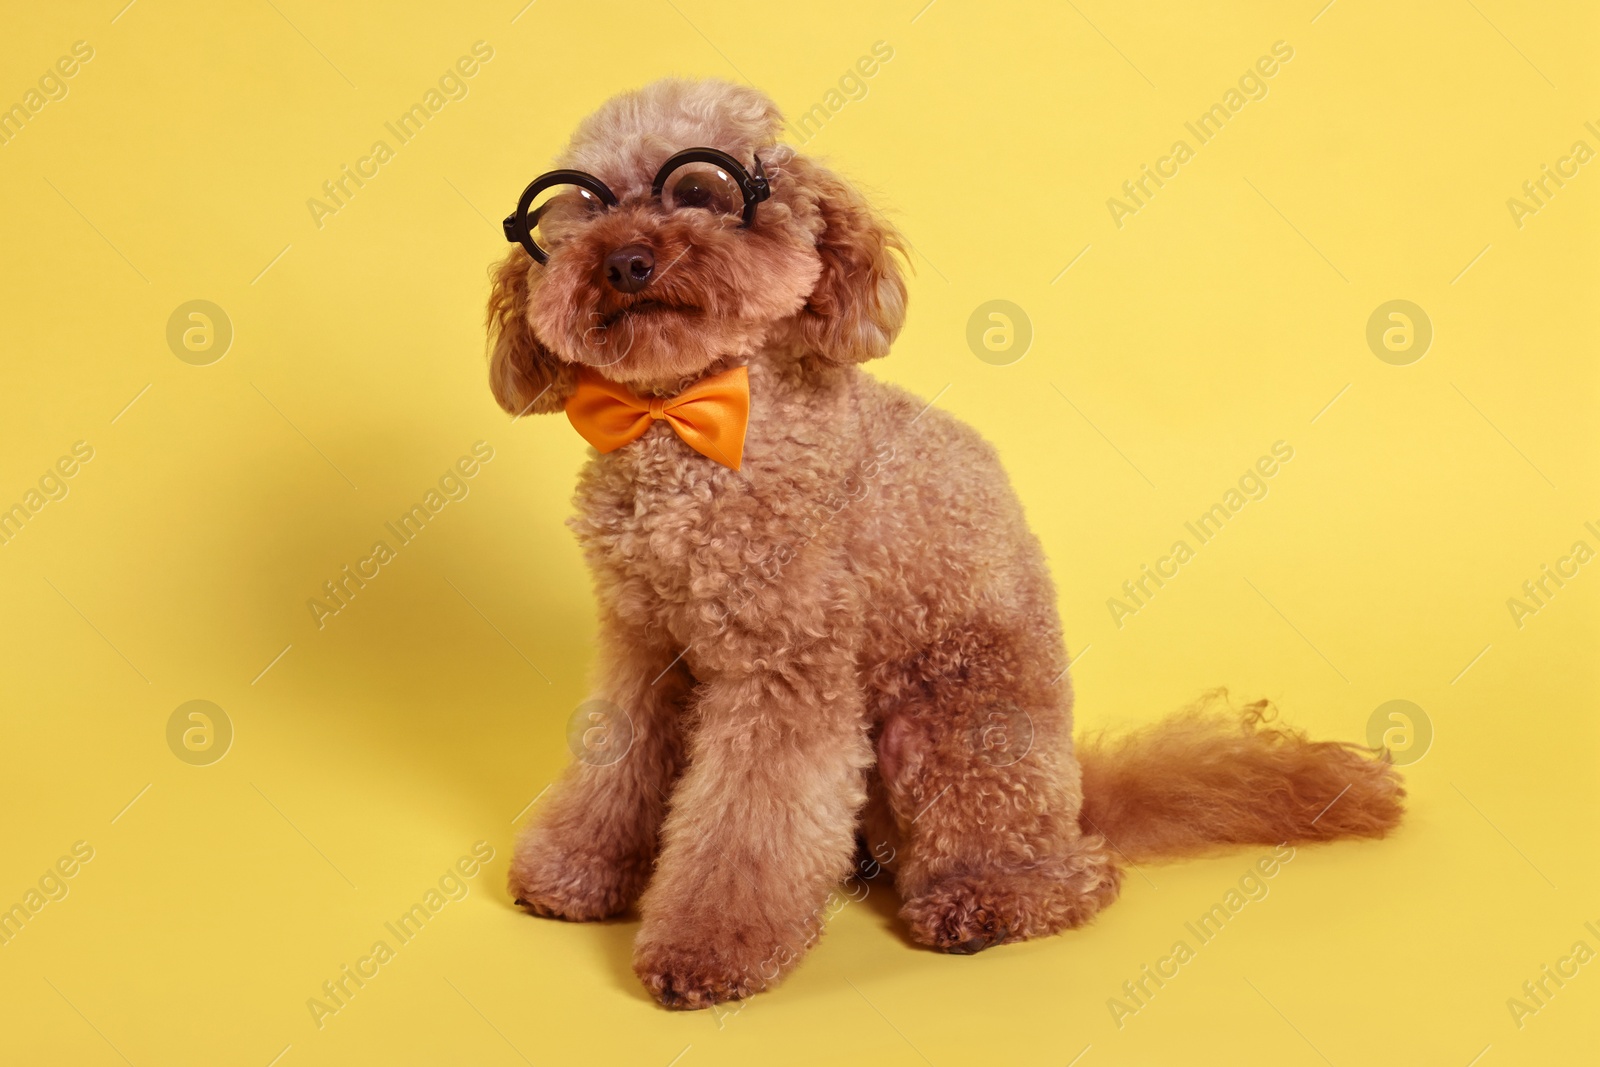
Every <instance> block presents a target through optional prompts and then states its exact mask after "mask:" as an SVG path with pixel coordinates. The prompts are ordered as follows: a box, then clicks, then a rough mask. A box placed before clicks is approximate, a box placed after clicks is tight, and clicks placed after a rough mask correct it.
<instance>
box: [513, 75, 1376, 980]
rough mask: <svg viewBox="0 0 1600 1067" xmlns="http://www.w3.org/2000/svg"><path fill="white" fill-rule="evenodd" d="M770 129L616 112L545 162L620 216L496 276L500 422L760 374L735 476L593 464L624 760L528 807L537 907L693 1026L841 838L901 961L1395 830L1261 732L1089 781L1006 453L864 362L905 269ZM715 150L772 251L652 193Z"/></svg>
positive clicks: (894, 251) (1354, 768) (1360, 788)
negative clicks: (629, 957) (627, 288)
mask: <svg viewBox="0 0 1600 1067" xmlns="http://www.w3.org/2000/svg"><path fill="white" fill-rule="evenodd" d="M779 129H780V119H779V115H778V112H777V109H776V108H775V107H774V105H773V104H772V103H771V101H770V100H768V99H767V98H766V97H765V96H763V95H762V94H760V93H759V92H757V91H755V90H753V89H750V88H748V87H743V86H735V85H729V84H726V83H722V82H714V81H704V82H687V81H665V82H658V83H655V84H653V85H651V86H649V87H647V88H645V89H643V90H640V91H638V92H634V93H629V94H625V95H623V96H620V97H618V98H616V99H614V100H612V101H610V102H609V103H607V104H606V105H605V106H604V107H602V108H601V109H600V110H599V111H598V112H597V113H596V114H595V115H593V116H591V117H590V118H589V119H587V120H586V121H585V122H584V123H583V124H582V125H581V126H580V127H579V129H578V131H577V133H576V134H575V136H574V138H573V140H572V143H571V144H570V145H569V146H568V148H567V150H566V152H565V153H564V154H563V155H562V157H561V158H560V159H559V160H558V162H557V165H559V166H567V167H575V168H578V169H582V170H586V171H589V172H591V173H593V174H595V175H597V176H598V177H600V178H601V179H602V180H604V181H605V182H606V183H607V184H608V185H609V186H610V187H611V189H612V190H613V191H614V192H615V193H616V194H617V195H618V197H619V198H620V199H621V201H622V202H621V204H620V205H619V206H617V207H616V208H613V209H611V210H610V211H608V212H605V213H603V214H599V215H597V216H595V217H594V218H593V219H592V220H590V221H588V222H586V223H584V224H583V225H582V226H581V227H580V229H579V231H578V232H577V233H576V234H575V236H574V237H573V238H572V239H571V241H570V242H569V243H568V244H565V245H563V246H562V247H561V248H560V249H558V250H557V251H556V252H555V254H554V255H552V256H551V258H550V262H549V263H548V264H546V265H544V266H539V265H537V264H535V263H534V262H533V261H532V259H531V258H530V257H529V256H528V255H527V254H526V252H524V251H523V250H522V249H521V248H514V249H513V250H512V252H511V253H510V254H509V255H508V256H507V257H506V258H505V260H504V261H503V262H502V263H501V264H499V265H498V266H497V267H496V269H495V270H494V272H493V274H492V278H493V294H492V296H491V299H490V304H489V324H490V333H491V344H492V349H491V355H490V383H491V386H492V388H493V390H494V394H495V397H496V398H497V400H498V401H499V403H500V404H501V405H502V406H503V407H504V408H505V409H506V410H507V411H510V412H513V413H518V414H521V413H527V412H555V411H559V410H560V409H561V407H562V405H563V404H564V402H565V400H566V398H567V397H568V396H569V395H570V392H571V389H572V387H573V382H574V372H575V369H576V368H577V367H578V366H580V365H586V366H589V367H593V368H596V369H597V370H599V372H600V373H602V374H604V375H606V376H608V377H610V378H612V379H614V380H616V381H620V382H624V383H627V384H628V385H629V386H630V387H631V388H633V389H634V390H635V391H636V392H638V393H640V394H641V395H660V396H670V395H673V394H675V393H676V392H678V391H679V390H681V389H682V388H683V387H684V386H686V385H687V384H688V383H690V382H692V381H694V380H696V379H698V378H700V377H703V376H704V375H707V374H711V373H715V372H717V371H719V370H723V369H726V368H728V367H731V366H737V365H741V364H742V365H747V366H748V367H749V372H750V392H751V418H750V427H749V433H748V438H747V442H746V446H745V453H744V466H743V469H742V470H741V471H733V470H730V469H728V468H726V467H723V466H721V465H719V464H717V463H714V462H712V461H711V460H708V459H707V458H705V457H704V456H701V455H699V454H698V453H696V452H694V451H692V450H690V449H689V448H688V447H687V446H685V445H684V444H683V443H682V442H681V441H679V440H678V439H677V438H676V437H675V436H674V435H673V433H672V431H671V429H670V428H669V427H668V426H667V425H666V424H664V423H658V424H656V425H654V426H652V427H651V429H650V430H649V431H648V432H647V433H646V434H645V435H644V436H643V437H642V438H640V439H639V440H637V441H635V442H633V443H632V444H630V445H627V446H625V447H623V448H621V449H619V450H617V451H615V452H612V453H609V454H607V455H603V456H602V455H598V454H591V457H590V459H589V461H588V463H587V465H586V466H585V467H584V469H583V472H582V474H581V476H580V478H579V484H578V491H577V497H576V501H575V502H576V507H577V514H576V516H575V517H574V518H573V519H572V520H570V521H571V525H572V527H573V529H574V530H575V531H576V533H577V536H578V539H579V541H580V543H581V545H582V547H583V551H584V554H585V556H586V558H587V561H588V564H589V567H590V568H591V570H592V572H593V576H594V583H595V592H596V595H597V597H598V600H599V605H600V623H601V638H600V642H601V647H600V650H599V665H598V669H597V671H596V679H595V686H594V695H595V697H596V698H597V699H603V700H607V701H610V702H612V703H614V704H616V705H617V706H619V707H621V708H623V709H625V710H626V712H627V714H628V716H629V718H630V720H631V722H632V726H633V732H634V737H633V741H632V746H631V748H630V749H629V750H628V752H627V754H626V755H625V756H624V757H623V758H622V759H620V760H617V761H616V762H613V763H608V764H605V765H596V764H592V763H589V762H584V761H578V762H575V763H574V764H573V765H572V766H571V767H570V768H569V769H568V771H567V772H566V774H565V776H564V777H563V778H562V780H561V781H560V783H559V784H558V786H557V787H556V788H555V789H553V790H552V791H551V793H550V794H549V795H548V796H547V797H546V799H544V800H543V801H541V803H540V804H539V806H538V808H537V809H536V816H535V818H534V820H533V821H532V822H531V823H530V824H529V825H528V826H526V827H525V828H524V829H523V830H522V831H521V833H520V836H519V838H518V841H517V845H516V849H515V854H514V858H513V861H512V865H511V879H510V880H511V889H512V893H513V895H514V897H515V898H516V899H517V901H518V903H519V904H521V905H522V906H524V907H525V908H527V909H528V910H529V911H531V912H534V913H536V914H540V915H545V916H553V917H559V918H565V919H574V920H593V919H600V918H604V917H607V916H612V915H617V914H620V913H622V912H624V911H626V910H628V909H629V908H630V907H632V906H635V905H636V906H637V907H638V909H639V912H640V914H641V915H642V920H643V921H642V925H641V928H640V930H639V934H638V937H637V940H636V942H635V952H634V969H635V971H636V972H637V973H638V975H639V977H640V979H641V980H642V981H643V982H644V984H645V985H646V987H647V988H648V989H649V990H650V992H651V993H652V994H653V995H654V996H655V997H656V998H657V999H658V1000H659V1001H660V1002H661V1003H662V1004H665V1005H667V1006H669V1007H680V1008H698V1007H705V1006H707V1005H709V1004H712V1003H715V1002H718V1001H722V1000H728V999H733V998H737V997H742V996H746V995H748V994H750V993H753V992H756V991H759V990H761V989H765V988H767V987H769V986H771V985H772V984H773V983H775V982H776V981H778V980H780V979H781V978H782V976H783V975H784V974H786V973H787V972H788V971H789V970H790V969H791V968H792V967H793V966H794V965H795V964H796V963H797V962H798V961H799V959H800V958H801V957H802V956H803V955H804V954H805V952H806V951H807V949H808V948H809V947H810V946H811V944H812V943H813V942H814V941H815V940H816V937H817V935H818V934H819V933H820V928H821V920H822V917H823V915H824V914H825V913H826V907H825V904H826V901H827V898H828V894H829V892H830V890H832V889H833V888H834V887H836V886H837V885H838V884H839V883H840V881H841V879H843V878H844V877H845V876H846V875H847V874H848V873H849V872H850V871H851V866H852V861H853V859H854V857H855V856H856V853H857V848H858V840H859V841H860V842H861V843H862V844H864V845H865V846H867V847H868V848H869V849H870V850H871V855H873V856H875V857H877V858H879V859H884V858H887V857H888V856H889V855H891V854H892V855H893V862H892V863H887V864H885V866H887V867H889V868H890V869H892V871H893V873H894V878H895V884H896V888H897V890H898V892H899V893H900V895H901V897H902V899H903V907H902V909H901V915H902V917H903V918H904V920H905V922H906V924H907V927H908V929H909V932H910V934H911V936H912V937H913V938H915V939H916V940H917V941H919V942H921V943H923V944H926V945H929V946H932V947H934V948H938V949H943V950H946V951H953V952H974V951H977V950H978V949H981V948H985V947H987V946H990V945H994V944H999V943H1002V942H1008V941H1019V940H1022V939H1024V938H1030V937H1040V936H1044V935H1048V934H1052V933H1056V932H1058V931H1061V930H1064V929H1068V928H1071V927H1074V926H1078V925H1080V924H1082V923H1084V922H1087V921H1088V920H1090V919H1091V918H1092V917H1093V916H1094V915H1095V913H1096V912H1098V911H1099V910H1100V909H1101V908H1102V907H1104V906H1105V905H1106V904H1108V903H1110V902H1111V900H1113V899H1114V898H1115V896H1116V894H1117V889H1118V885H1119V880H1120V877H1121V874H1120V869H1119V864H1120V863H1125V862H1127V861H1128V860H1134V861H1142V860H1148V859H1154V858H1161V857H1165V856H1179V855H1186V854H1190V853H1194V852H1198V851H1201V850H1204V849H1206V848H1209V847H1213V846H1216V845H1221V844H1242V843H1251V842H1254V843H1261V844H1278V843H1280V842H1282V841H1286V840H1287V841H1295V842H1300V841H1312V840H1324V839H1328V838H1333V837H1340V836H1358V835H1359V836H1379V835H1381V834H1382V833H1384V832H1385V831H1386V830H1388V829H1389V828H1390V827H1392V826H1394V825H1395V823H1396V822H1397V820H1398V819H1399V816H1400V807H1399V798H1400V796H1401V795H1402V791H1401V789H1400V786H1399V781H1398V778H1397V776H1396V775H1395V773H1394V771H1393V769H1392V768H1391V767H1390V766H1389V765H1388V764H1387V763H1384V762H1381V761H1377V760H1374V759H1372V758H1371V757H1370V756H1369V755H1368V754H1366V753H1364V752H1362V751H1360V750H1357V749H1355V748H1353V747H1351V746H1347V745H1338V744H1328V743H1313V742H1310V741H1307V740H1306V739H1305V738H1304V737H1302V736H1301V735H1299V734H1297V733H1294V732H1292V731H1288V730H1285V729H1282V728H1273V727H1269V726H1265V725H1263V724H1262V723H1261V722H1260V721H1258V720H1259V719H1260V717H1261V714H1262V711H1261V706H1259V705H1256V706H1252V710H1250V711H1249V712H1248V714H1247V717H1246V718H1244V719H1242V720H1241V719H1238V718H1235V719H1232V720H1226V719H1223V718H1219V717H1218V716H1217V715H1215V714H1208V713H1206V712H1204V711H1203V710H1202V711H1193V712H1190V713H1187V714H1184V715H1181V716H1179V717H1178V718H1176V719H1173V720H1170V721H1169V722H1167V723H1163V724H1161V725H1159V726H1157V727H1154V728H1151V729H1148V730H1145V731H1142V732H1140V733H1137V734H1135V735H1134V736H1132V737H1130V738H1128V739H1126V740H1124V741H1122V742H1113V743H1111V744H1109V745H1106V746H1104V747H1101V746H1098V745H1096V746H1092V747H1091V748H1089V749H1088V750H1087V751H1086V752H1085V753H1084V755H1083V762H1082V766H1081V768H1080V764H1079V761H1078V758H1077V757H1076V756H1075V754H1074V748H1073V742H1072V736H1071V728H1072V689H1071V682H1070V680H1069V678H1068V677H1067V675H1066V673H1065V670H1064V666H1065V663H1066V662H1067V660H1066V650H1065V647H1064V644H1063V640H1062V634H1061V626H1060V621H1059V619H1058V617H1057V613H1056V597H1055V590H1054V587H1053V585H1052V583H1051V580H1050V575H1049V571H1048V568H1047V566H1046V562H1045V558H1044V553H1043V550H1042V548H1041V546H1040V544H1039V541H1038V539H1037V538H1035V537H1034V536H1033V534H1032V533H1031V532H1029V530H1028V526H1027V523H1026V521H1025V519H1024V516H1023V512H1022V507H1021V505H1020V503H1019V502H1018V500H1017V498H1016V495H1015V494H1014V493H1013V491H1012V489H1011V487H1010V484H1009V482H1008V481H1007V479H1006V476H1005V472H1004V470H1003V469H1002V468H1001V465H1000V462H999V459H998V457H997V456H996V455H995V452H994V450H993V448H991V447H990V446H989V445H988V444H987V443H986V442H985V441H984V440H983V439H982V438H980V437H979V436H978V434H977V433H976V432H974V431H973V430H972V429H971V428H970V427H968V426H966V425H964V424H962V423H960V422H958V421H957V420H956V419H954V418H952V417H950V416H949V415H946V414H945V413H944V412H942V411H940V410H939V409H938V408H937V407H930V406H928V405H927V404H926V402H925V401H923V400H921V399H919V398H917V397H914V396H912V395H910V394H908V393H906V392H904V391H903V390H901V389H898V388H895V387H894V386H891V385H886V384H884V383H882V382H879V381H877V380H876V379H875V378H873V377H871V376H869V375H867V374H865V373H862V372H861V371H860V370H859V369H858V367H857V366H856V364H857V363H858V362H860V361H862V360H865V359H870V358H874V357H877V356H882V355H885V354H886V353H887V352H888V350H889V347H890V344H891V343H892V342H893V340H894V338H895V336H896V334H897V333H898V332H899V330H900V326H901V323H902V321H903V319H904V314H905V301H906V288H905V284H904V281H903V279H902V274H901V265H900V262H899V259H898V258H897V257H898V256H900V255H901V253H902V243H901V241H900V239H899V237H898V236H897V235H896V234H895V232H894V230H893V229H892V228H891V227H890V226H889V225H888V223H886V222H885V221H884V220H883V219H882V218H881V217H880V216H879V215H877V214H876V213H875V212H874V211H873V210H872V209H871V208H870V207H869V206H868V204H867V203H866V201H865V200H864V199H863V198H862V197H861V196H860V195H859V194H858V193H857V192H855V191H854V190H853V189H852V188H851V187H850V186H849V185H848V184H846V183H845V182H844V181H842V180H841V179H840V178H838V177H836V176H835V175H833V174H832V173H830V172H829V171H827V170H826V169H824V168H823V167H822V166H820V165H819V164H817V163H815V162H814V161H812V160H809V159H806V158H804V157H801V156H798V155H796V154H794V153H793V152H792V151H791V150H789V149H787V148H786V147H785V146H780V145H777V144H776V143H775V138H776V135H777V133H778V130H779ZM700 145H709V146H712V147H716V148H721V149H723V150H724V151H727V152H729V153H731V154H732V155H733V156H734V157H736V158H737V159H739V160H741V161H744V162H745V163H746V164H748V163H749V161H750V160H751V159H752V157H753V156H755V155H760V157H761V158H762V160H763V163H764V164H765V166H766V169H767V173H768V175H769V177H770V179H771V181H772V190H773V193H772V198H771V199H770V200H768V201H767V202H765V203H763V204H761V205H760V208H759V209H758V211H757V215H756V221H755V225H754V226H753V227H751V228H749V229H742V228H739V227H738V226H737V225H736V224H735V223H731V222H728V221H724V220H718V219H717V218H715V217H714V216H712V215H711V214H709V213H707V212H702V211H694V210H684V211H679V212H676V213H672V214H668V213H666V212H664V211H663V210H662V209H661V207H660V206H659V204H657V203H656V202H655V201H654V200H653V199H651V197H650V196H649V183H650V180H651V178H652V177H653V176H654V174H655V171H656V168H657V167H658V166H659V165H660V164H661V162H662V161H663V160H664V159H665V158H666V157H667V156H668V155H670V154H672V153H673V152H675V151H677V150H679V149H682V148H688V147H694V146H700ZM631 243H642V244H645V245H647V246H648V247H649V248H651V249H652V250H653V251H654V254H655V257H656V263H657V265H658V268H659V267H661V266H662V265H668V264H670V266H668V267H667V268H666V269H665V270H660V269H658V272H657V275H656V277H655V279H654V280H653V281H652V282H651V284H650V285H649V286H648V287H647V288H645V289H644V290H643V291H641V292H639V293H637V294H633V295H629V294H624V293H620V292H618V291H616V290H615V289H613V288H611V287H610V286H608V285H607V284H606V282H605V280H604V275H603V262H602V261H603V259H604V257H605V255H606V254H607V253H608V252H610V251H611V250H614V249H616V248H618V247H620V246H622V245H626V244H631ZM1347 787H1348V788H1347ZM1330 805H1331V806H1330ZM1107 838H1109V840H1110V844H1109V845H1108V843H1107Z"/></svg>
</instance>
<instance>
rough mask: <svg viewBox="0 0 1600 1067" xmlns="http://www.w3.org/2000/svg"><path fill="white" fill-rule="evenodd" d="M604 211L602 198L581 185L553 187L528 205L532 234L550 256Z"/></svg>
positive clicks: (529, 228) (535, 242) (529, 226)
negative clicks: (580, 228)
mask: <svg viewBox="0 0 1600 1067" xmlns="http://www.w3.org/2000/svg"><path fill="white" fill-rule="evenodd" d="M604 208H605V204H604V203H603V202H602V201H601V200H600V198H599V197H598V196H595V195H594V194H593V193H591V192H590V191H589V190H587V189H585V188H583V187H582V186H580V185H553V186H551V187H550V188H548V189H546V190H544V191H543V192H541V193H540V194H539V195H538V196H536V197H534V199H533V203H532V204H529V205H528V232H529V233H530V234H531V235H532V236H533V243H534V244H536V245H538V246H539V247H540V248H542V249H543V250H544V252H545V254H546V255H548V254H550V253H551V252H554V251H555V250H556V249H558V248H560V247H561V245H562V244H563V243H565V242H566V241H568V240H570V239H571V238H572V235H573V234H574V233H576V232H577V231H578V228H579V227H580V226H582V225H583V224H584V223H585V222H587V221H588V220H589V219H591V218H593V217H594V216H595V215H597V214H599V213H600V212H601V211H602V210H603V209H604Z"/></svg>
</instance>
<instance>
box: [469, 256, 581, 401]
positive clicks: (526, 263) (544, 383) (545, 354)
mask: <svg viewBox="0 0 1600 1067" xmlns="http://www.w3.org/2000/svg"><path fill="white" fill-rule="evenodd" d="M532 269H533V257H532V256H530V255H528V252H527V250H526V249H524V248H521V247H520V246H519V247H516V248H513V249H512V250H511V253H510V254H509V255H508V256H506V258H505V259H504V260H502V261H501V262H500V263H499V264H498V265H496V266H494V267H491V268H490V269H489V278H490V290H489V314H488V327H489V344H490V345H491V346H492V347H491V348H490V350H489V388H490V389H492V390H493V391H494V398H495V400H496V401H498V402H499V404H500V406H501V407H503V408H505V409H506V410H507V411H509V412H510V413H511V414H513V415H531V414H548V413H549V412H552V411H560V410H561V409H562V408H563V407H565V406H566V403H567V400H568V398H569V397H571V396H572V390H573V388H574V387H575V386H576V385H577V376H576V375H575V374H574V373H573V370H572V367H571V366H570V365H569V364H567V363H564V362H562V361H561V360H560V359H557V358H556V356H555V355H554V354H553V353H552V352H551V351H550V350H549V349H548V348H546V347H545V346H544V345H543V344H541V343H540V342H539V339H538V338H537V337H535V336H534V335H533V327H532V326H530V325H529V324H528V272H529V271H530V270H532Z"/></svg>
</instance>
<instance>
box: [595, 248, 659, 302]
mask: <svg viewBox="0 0 1600 1067" xmlns="http://www.w3.org/2000/svg"><path fill="white" fill-rule="evenodd" d="M655 270H656V257H655V254H654V253H653V252H651V251H650V250H649V249H648V248H646V247H645V246H644V245H627V246H625V247H623V248H619V249H617V250H616V251H615V252H613V253H611V254H610V255H609V256H607V257H606V281H608V282H610V283H611V288H613V289H615V290H617V291H618V292H621V293H637V292H638V291H639V290H640V289H643V288H644V287H645V286H647V285H649V284H650V276H651V275H653V274H654V273H655Z"/></svg>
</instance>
